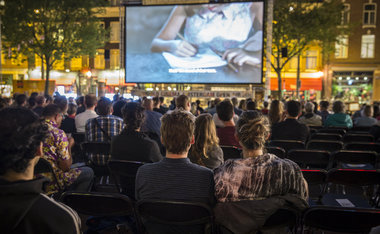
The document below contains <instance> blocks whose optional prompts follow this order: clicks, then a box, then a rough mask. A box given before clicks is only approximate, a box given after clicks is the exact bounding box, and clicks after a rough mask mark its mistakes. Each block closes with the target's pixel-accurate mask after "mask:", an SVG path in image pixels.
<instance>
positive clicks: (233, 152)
mask: <svg viewBox="0 0 380 234" xmlns="http://www.w3.org/2000/svg"><path fill="white" fill-rule="evenodd" d="M220 148H222V150H223V158H224V161H227V160H228V159H236V158H242V156H241V149H239V148H237V147H235V146H229V145H221V146H220Z"/></svg>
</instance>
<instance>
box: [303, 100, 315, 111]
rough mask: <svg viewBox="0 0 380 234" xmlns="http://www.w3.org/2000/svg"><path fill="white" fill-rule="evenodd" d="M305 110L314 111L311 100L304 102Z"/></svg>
mask: <svg viewBox="0 0 380 234" xmlns="http://www.w3.org/2000/svg"><path fill="white" fill-rule="evenodd" d="M305 111H306V113H313V112H314V104H313V103H312V102H308V103H306V104H305Z"/></svg>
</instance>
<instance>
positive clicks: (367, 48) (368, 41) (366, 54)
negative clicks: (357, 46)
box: [361, 35, 375, 58]
mask: <svg viewBox="0 0 380 234" xmlns="http://www.w3.org/2000/svg"><path fill="white" fill-rule="evenodd" d="M361 57H362V58H374V57H375V35H363V36H362V49H361Z"/></svg>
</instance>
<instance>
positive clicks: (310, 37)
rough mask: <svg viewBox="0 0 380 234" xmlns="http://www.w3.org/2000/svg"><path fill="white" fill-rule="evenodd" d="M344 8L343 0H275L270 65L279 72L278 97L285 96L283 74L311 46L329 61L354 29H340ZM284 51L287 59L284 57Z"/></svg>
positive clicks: (347, 26) (348, 27)
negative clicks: (340, 38)
mask: <svg viewBox="0 0 380 234" xmlns="http://www.w3.org/2000/svg"><path fill="white" fill-rule="evenodd" d="M343 9H344V5H343V3H342V1H341V0H330V1H323V2H321V3H317V2H315V1H307V0H304V1H302V0H276V1H275V3H274V9H273V32H272V37H273V46H272V56H273V58H274V59H273V61H271V66H272V68H273V69H274V70H275V72H276V73H277V77H278V90H279V98H281V97H282V80H281V71H282V70H283V68H284V67H285V65H286V64H287V63H288V62H289V61H290V60H291V59H292V58H293V57H295V56H298V55H299V54H302V52H303V51H305V50H306V49H307V47H308V46H309V45H310V44H311V43H314V44H317V45H319V46H320V47H321V48H322V53H323V54H324V55H325V56H323V57H324V58H327V57H328V55H329V54H331V53H332V52H333V51H334V46H335V42H336V41H337V38H338V36H339V35H347V34H348V33H349V32H350V30H351V26H350V25H346V26H341V17H342V11H343ZM282 48H287V51H288V56H287V57H286V58H283V57H282V54H281V50H282Z"/></svg>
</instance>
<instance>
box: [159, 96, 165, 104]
mask: <svg viewBox="0 0 380 234" xmlns="http://www.w3.org/2000/svg"><path fill="white" fill-rule="evenodd" d="M159 99H160V105H163V104H164V101H165V98H164V97H160V98H159Z"/></svg>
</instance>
